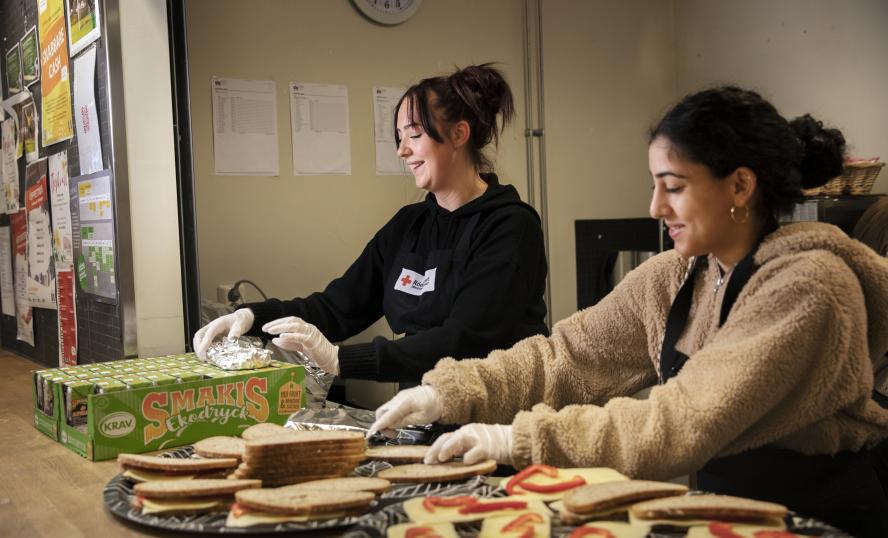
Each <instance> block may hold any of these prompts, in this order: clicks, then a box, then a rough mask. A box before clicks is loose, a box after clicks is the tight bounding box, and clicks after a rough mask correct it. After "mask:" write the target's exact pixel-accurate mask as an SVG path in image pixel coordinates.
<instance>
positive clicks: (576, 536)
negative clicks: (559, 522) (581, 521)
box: [567, 527, 614, 538]
mask: <svg viewBox="0 0 888 538" xmlns="http://www.w3.org/2000/svg"><path fill="white" fill-rule="evenodd" d="M583 536H601V537H603V538H614V533H612V532H611V531H609V530H607V529H602V528H601V527H577V528H576V529H574V531H573V532H572V533H570V534H569V535H568V536H567V538H582V537H583Z"/></svg>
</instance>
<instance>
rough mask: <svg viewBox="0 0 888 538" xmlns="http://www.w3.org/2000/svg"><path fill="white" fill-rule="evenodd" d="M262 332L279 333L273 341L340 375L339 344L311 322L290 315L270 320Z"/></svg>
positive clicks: (278, 345)
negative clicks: (336, 344)
mask: <svg viewBox="0 0 888 538" xmlns="http://www.w3.org/2000/svg"><path fill="white" fill-rule="evenodd" d="M262 332H266V333H268V334H275V335H277V337H276V338H273V339H272V340H271V341H272V343H273V344H274V345H276V346H277V347H279V348H281V349H284V350H286V351H295V352H297V353H301V354H303V355H304V356H305V357H306V358H307V359H308V360H310V361H311V362H313V363H315V364H316V365H318V367H319V368H320V369H322V370H323V371H325V372H327V373H328V374H333V375H339V346H334V345H333V344H331V343H330V341H329V340H327V338H326V337H324V335H323V334H321V331H319V330H318V328H317V327H315V326H314V325H312V324H311V323H307V322H305V321H303V320H302V319H300V318H297V317H294V316H290V317H286V318H280V319H276V320H274V321H269V322H268V323H266V324H265V325H263V326H262Z"/></svg>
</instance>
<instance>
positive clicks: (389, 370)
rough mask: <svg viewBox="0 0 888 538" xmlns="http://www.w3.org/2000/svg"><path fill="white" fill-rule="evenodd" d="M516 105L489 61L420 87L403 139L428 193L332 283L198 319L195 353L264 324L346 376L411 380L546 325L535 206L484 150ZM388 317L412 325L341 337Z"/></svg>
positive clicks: (399, 120)
mask: <svg viewBox="0 0 888 538" xmlns="http://www.w3.org/2000/svg"><path fill="white" fill-rule="evenodd" d="M513 115H514V105H513V100H512V92H511V90H510V88H509V85H508V84H507V83H506V81H505V79H504V78H503V76H502V74H501V73H500V72H499V71H498V70H496V69H494V68H493V67H491V66H490V65H489V64H485V65H480V66H470V67H466V68H465V69H460V70H457V71H456V72H454V73H452V74H451V75H449V76H440V77H433V78H427V79H424V80H422V81H420V82H419V83H418V84H416V85H414V86H411V87H410V88H409V89H408V90H407V91H406V92H405V93H404V95H403V96H402V97H401V100H400V102H399V103H398V107H397V108H396V114H395V118H394V120H395V133H396V137H395V138H396V141H397V144H398V155H399V156H400V157H401V159H403V160H404V162H405V163H406V164H407V166H408V167H409V168H410V169H411V171H412V172H413V175H414V179H415V181H416V186H417V187H419V188H422V189H424V190H426V191H428V195H427V196H426V199H425V201H424V202H420V203H416V204H411V205H408V206H406V207H403V208H401V210H400V211H398V213H397V214H395V216H394V217H392V219H391V220H390V221H389V222H388V223H387V224H386V225H385V226H384V227H383V228H382V229H381V230H379V231H378V232H376V235H374V236H373V238H372V239H371V240H370V242H369V243H367V246H366V247H365V248H364V251H363V252H362V253H361V255H360V256H359V257H358V259H357V260H355V262H354V263H352V265H351V267H349V268H348V270H346V272H345V274H343V275H342V276H341V277H339V278H337V279H335V280H333V282H331V283H330V284H329V285H328V286H327V288H326V289H325V290H324V291H323V292H320V293H313V294H311V295H309V296H308V297H304V298H296V299H291V300H279V299H269V300H267V301H264V302H260V303H251V304H245V305H242V306H241V307H240V308H239V309H238V310H236V311H235V312H234V313H232V314H228V315H226V316H222V317H220V318H218V319H216V320H214V321H212V322H211V323H209V324H208V325H207V326H205V327H204V328H202V329H200V330H199V331H198V332H197V333H196V334H195V335H194V349H195V351H197V353H198V354H199V355H201V356H203V355H204V354H205V353H206V349H207V348H208V347H209V345H210V344H211V343H212V341H213V340H214V339H215V338H216V337H217V336H221V335H226V334H227V335H229V336H240V335H243V334H247V335H251V336H263V337H266V338H272V339H273V340H272V341H273V342H274V343H275V344H276V345H277V346H278V347H280V348H282V349H286V350H289V351H298V352H301V353H302V354H303V355H305V356H307V357H308V358H309V359H310V360H312V361H313V362H315V363H316V364H317V365H318V366H320V367H321V368H323V369H324V370H325V371H327V372H329V373H332V374H336V375H339V376H341V377H343V378H351V379H372V380H376V381H400V382H402V386H404V385H406V386H412V385H415V384H416V383H417V382H418V381H419V380H420V378H421V377H422V374H424V373H425V372H426V371H428V370H430V369H431V368H432V367H433V366H434V365H435V362H437V360H438V359H439V358H440V357H446V356H452V357H456V358H462V357H480V356H484V355H486V354H487V353H489V352H490V351H492V350H494V349H498V348H508V347H510V346H511V345H512V344H514V343H515V342H517V341H519V340H521V339H523V338H526V337H528V336H532V335H535V334H548V328H547V327H546V325H545V322H544V318H545V314H546V305H545V303H544V301H543V292H544V289H545V279H546V258H545V250H544V246H543V234H542V229H541V227H540V219H539V216H538V215H537V213H536V211H534V209H533V208H532V207H531V206H529V205H527V204H525V203H523V202H521V200H520V198H519V196H518V192H517V191H516V190H515V188H514V187H512V186H510V185H500V184H499V181H498V180H497V176H496V174H494V173H492V171H491V163H490V161H489V160H488V159H487V158H486V157H485V155H484V154H483V149H484V148H485V147H486V146H487V145H488V144H490V143H491V142H494V143H496V142H497V141H498V135H499V133H501V132H502V129H503V128H504V127H505V124H506V123H507V122H509V121H510V120H511V119H512V116H513ZM498 118H501V121H500V122H498V121H497V120H498ZM381 316H385V318H386V321H388V324H389V326H390V327H391V328H392V330H393V331H394V332H395V333H403V334H405V336H404V337H403V338H400V339H398V340H389V339H387V338H383V337H377V338H375V339H374V340H373V341H372V342H370V343H365V344H351V345H341V346H336V345H334V344H333V343H332V342H337V341H341V340H344V339H346V338H348V337H350V336H353V335H355V334H357V333H359V332H361V331H363V330H364V329H366V328H367V327H369V326H370V325H371V324H372V323H374V322H375V321H376V320H378V319H379V318H380V317H381Z"/></svg>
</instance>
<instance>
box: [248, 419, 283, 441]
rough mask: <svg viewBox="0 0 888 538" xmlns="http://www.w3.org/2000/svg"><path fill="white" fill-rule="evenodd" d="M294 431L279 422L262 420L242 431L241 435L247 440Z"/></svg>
mask: <svg viewBox="0 0 888 538" xmlns="http://www.w3.org/2000/svg"><path fill="white" fill-rule="evenodd" d="M293 431H294V430H291V429H289V428H284V427H283V426H281V425H279V424H273V423H271V422H260V423H259V424H253V425H252V426H250V427H249V428H247V429H245V430H244V431H242V432H241V437H242V438H243V439H245V440H250V439H259V438H260V437H269V436H274V435H281V434H287V433H291V432H293Z"/></svg>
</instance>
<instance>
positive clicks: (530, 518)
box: [500, 512, 545, 532]
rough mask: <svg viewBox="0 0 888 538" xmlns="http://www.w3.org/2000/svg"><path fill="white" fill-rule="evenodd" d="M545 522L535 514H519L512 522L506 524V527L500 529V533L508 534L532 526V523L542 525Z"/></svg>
mask: <svg viewBox="0 0 888 538" xmlns="http://www.w3.org/2000/svg"><path fill="white" fill-rule="evenodd" d="M543 521H545V520H544V519H543V516H541V515H540V514H537V513H536V512H530V513H529V514H521V515H520V516H518V517H516V518H515V519H513V520H512V521H510V522H508V523H506V525H505V526H504V527H503V528H502V529H500V531H502V532H510V531H515V530H518V529H521V528H522V527H527V526H528V525H529V526H531V527H532V526H533V524H534V523H542V522H543Z"/></svg>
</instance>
